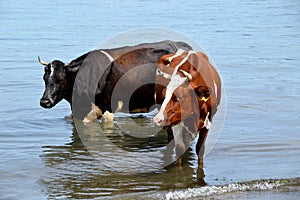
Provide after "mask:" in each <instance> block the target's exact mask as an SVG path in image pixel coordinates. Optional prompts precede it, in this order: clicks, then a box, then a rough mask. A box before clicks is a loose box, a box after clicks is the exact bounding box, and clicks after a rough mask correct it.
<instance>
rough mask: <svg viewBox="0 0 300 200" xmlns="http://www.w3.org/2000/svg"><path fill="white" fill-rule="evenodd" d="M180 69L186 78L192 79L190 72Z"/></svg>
mask: <svg viewBox="0 0 300 200" xmlns="http://www.w3.org/2000/svg"><path fill="white" fill-rule="evenodd" d="M180 71H181V72H182V73H183V74H184V75H185V76H186V77H187V79H188V80H189V81H190V80H192V78H193V77H192V75H191V74H189V73H187V72H186V71H184V70H182V69H180Z"/></svg>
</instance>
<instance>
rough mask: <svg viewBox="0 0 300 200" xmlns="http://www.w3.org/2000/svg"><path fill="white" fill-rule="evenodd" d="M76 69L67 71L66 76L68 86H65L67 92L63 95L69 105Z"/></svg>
mask: <svg viewBox="0 0 300 200" xmlns="http://www.w3.org/2000/svg"><path fill="white" fill-rule="evenodd" d="M77 72H78V70H77V71H75V72H73V71H68V73H67V76H68V78H67V79H68V88H67V92H66V94H65V95H64V99H65V100H66V101H68V102H69V103H70V104H71V105H72V95H73V87H74V83H75V79H76V75H77Z"/></svg>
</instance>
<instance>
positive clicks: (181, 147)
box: [172, 123, 186, 164]
mask: <svg viewBox="0 0 300 200" xmlns="http://www.w3.org/2000/svg"><path fill="white" fill-rule="evenodd" d="M182 128H183V126H182V123H180V124H178V125H176V126H173V127H172V131H173V134H174V141H175V152H176V162H177V164H181V161H182V155H183V154H184V152H185V150H186V148H185V144H184V141H183V137H182V131H183V130H182Z"/></svg>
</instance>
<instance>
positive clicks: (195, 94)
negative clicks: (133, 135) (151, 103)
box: [153, 80, 210, 130]
mask: <svg viewBox="0 0 300 200" xmlns="http://www.w3.org/2000/svg"><path fill="white" fill-rule="evenodd" d="M171 81H172V80H171ZM168 90H169V89H168V87H165V88H164V89H162V97H163V98H164V102H163V104H162V107H161V109H160V110H159V113H158V114H157V115H156V116H155V117H154V118H153V121H154V123H155V125H157V126H160V127H166V126H172V125H176V124H178V123H180V122H183V121H188V123H189V126H190V130H197V129H199V128H201V127H202V126H203V123H204V120H205V118H206V116H207V115H208V114H209V112H210V102H209V101H210V88H209V87H207V86H198V87H196V88H193V87H192V86H191V85H190V84H189V83H188V82H187V81H185V82H184V83H182V84H181V85H180V86H178V87H177V88H176V89H175V90H174V91H173V92H171V91H168ZM169 96H171V97H169Z"/></svg>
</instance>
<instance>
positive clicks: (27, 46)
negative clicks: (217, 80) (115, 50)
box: [0, 0, 300, 199]
mask: <svg viewBox="0 0 300 200" xmlns="http://www.w3.org/2000/svg"><path fill="white" fill-rule="evenodd" d="M178 8H180V9H178ZM299 19H300V3H299V1H296V0H295V1H293V0H288V1H279V0H275V1H242V2H241V1H222V2H219V1H207V2H196V1H189V2H186V1H177V3H173V2H169V1H164V2H161V1H151V3H149V2H145V1H131V2H130V3H124V2H123V1H106V2H99V1H95V2H93V1H90V2H88V3H84V2H81V1H77V2H76V1H75V2H73V3H72V4H69V3H67V2H55V3H54V2H51V1H44V2H41V1H34V0H30V1H26V2H24V1H14V2H8V1H7V2H2V3H1V6H0V25H1V30H0V40H1V42H0V47H1V49H2V51H1V57H0V69H1V70H0V80H1V81H0V97H1V98H0V105H1V107H0V121H1V122H0V161H1V162H0V199H20V198H21V199H47V198H48V199H56V198H63V199H64V198H85V199H88V198H100V197H103V198H108V197H111V198H139V197H141V195H144V196H145V198H149V199H153V198H161V199H166V198H169V197H170V198H171V197H173V198H177V197H176V195H179V197H180V195H182V194H185V192H186V191H191V194H192V195H193V196H190V197H189V198H208V199H209V198H212V197H216V199H226V198H227V199H232V198H239V199H253V198H255V199H256V198H257V199H259V198H260V199H264V198H273V199H284V198H286V197H287V198H290V199H293V198H294V199H295V198H296V197H297V196H299V179H298V177H300V172H299V166H300V157H299V153H300V145H299V144H300V109H299V106H298V103H299V99H300V89H299V85H300V71H299V66H300V20H299ZM141 27H161V28H168V29H172V30H175V31H179V32H181V33H183V34H185V35H187V36H189V37H191V38H192V39H193V40H194V41H196V42H197V43H199V44H200V45H202V46H203V47H204V48H205V49H206V51H207V52H208V54H209V56H211V58H212V59H213V61H214V62H215V63H216V65H217V68H218V70H219V72H220V74H221V76H222V78H223V83H224V85H225V87H226V96H227V99H226V108H227V112H226V120H225V124H224V128H223V131H222V134H221V136H220V138H219V140H218V143H217V144H216V146H215V148H214V149H213V150H212V151H211V152H210V153H209V154H208V155H207V156H206V158H205V168H204V172H202V171H201V170H200V171H199V170H198V171H197V170H196V169H195V165H196V159H195V155H194V154H193V153H189V152H188V153H187V154H186V158H185V162H184V164H183V166H182V167H178V166H170V167H168V168H164V169H160V170H156V171H152V172H149V171H147V172H144V173H143V172H142V171H143V168H141V170H140V171H141V172H139V173H124V172H122V170H118V169H117V168H112V167H111V166H112V165H111V164H113V163H118V162H119V163H121V164H122V165H120V166H122V167H126V166H131V165H132V163H130V162H128V160H126V159H123V160H122V159H120V155H115V156H114V157H113V158H114V159H112V160H108V161H107V162H108V163H106V164H105V163H101V162H99V160H98V159H95V157H94V156H93V153H91V150H88V149H87V148H86V146H85V145H84V142H82V139H81V140H80V138H79V135H78V133H77V131H76V129H75V127H74V124H73V123H72V122H70V121H68V120H67V119H66V118H65V116H67V115H69V114H70V108H69V105H68V104H67V103H66V102H61V103H60V104H58V105H57V106H56V107H55V108H53V109H51V110H44V109H42V108H41V107H39V98H40V97H41V95H42V93H43V90H44V88H43V87H44V85H43V84H44V83H43V81H42V75H43V68H42V67H41V66H40V65H39V63H38V62H37V56H38V55H41V56H42V58H43V59H44V60H47V61H50V60H53V59H61V60H63V61H65V62H68V61H70V60H71V59H74V58H76V57H78V56H80V55H81V54H83V53H85V52H87V51H89V50H91V49H94V48H95V47H97V46H98V45H99V44H100V43H101V42H102V41H104V40H105V39H107V38H108V37H111V36H112V35H114V34H117V33H119V32H120V31H126V30H129V29H133V28H141ZM166 39H167V38H166ZM124 120H125V121H124ZM133 120H134V121H135V122H136V123H137V124H142V125H143V126H146V127H147V126H149V129H151V128H152V123H151V119H150V118H136V119H133ZM117 123H118V124H119V125H120V124H122V123H125V124H126V119H125V118H119V120H118V121H117ZM89 128H90V129H92V130H93V126H91V127H89ZM106 130H111V131H112V132H109V131H108V132H107V133H106V134H111V133H112V134H111V135H110V136H109V138H110V139H111V140H112V141H114V142H115V143H116V144H118V145H119V146H121V147H122V148H124V149H126V150H131V151H132V152H133V154H134V153H137V152H143V151H145V152H148V151H151V150H157V149H160V148H162V146H163V145H164V144H165V142H166V138H165V137H164V133H163V132H162V133H160V134H158V135H157V136H156V137H152V138H151V139H149V138H148V139H143V138H134V137H127V136H126V135H125V136H124V135H122V134H120V131H118V129H117V128H108V129H106ZM145 134H147V133H145ZM88 139H93V137H91V136H90V137H89V138H88ZM96 139H97V138H96ZM108 158H111V157H109V156H108ZM147 158H148V157H147ZM141 160H142V161H144V164H145V168H146V167H149V166H151V165H155V164H156V163H155V162H154V161H155V159H154V160H152V159H149V158H148V159H144V160H143V158H141ZM120 171H121V172H120ZM204 174H205V177H204V179H203V176H204ZM273 179H276V180H278V181H279V183H282V182H284V184H283V185H281V186H278V187H277V186H276V187H271V188H267V189H266V191H265V190H264V189H262V188H254V189H253V190H251V189H250V190H249V192H244V190H246V191H248V190H247V188H246V189H241V190H239V189H237V190H233V191H230V192H225V193H217V192H215V193H212V194H210V195H208V196H207V195H206V196H205V195H203V191H204V190H205V189H206V188H208V190H212V191H218V189H219V188H222V187H224V188H229V189H230V188H231V187H232V186H231V185H230V184H238V182H240V184H242V186H243V184H244V185H250V186H251V184H252V183H249V181H250V182H251V181H252V180H256V181H257V182H258V183H259V184H262V185H264V183H266V181H267V183H269V181H270V180H273ZM294 180H295V181H294ZM293 181H294V182H293ZM286 182H288V183H291V184H290V185H289V184H286ZM252 185H253V184H252ZM251 187H252V186H251ZM241 188H242V187H241Z"/></svg>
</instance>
